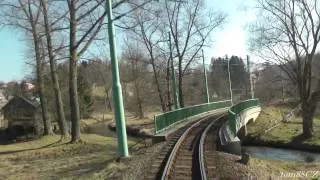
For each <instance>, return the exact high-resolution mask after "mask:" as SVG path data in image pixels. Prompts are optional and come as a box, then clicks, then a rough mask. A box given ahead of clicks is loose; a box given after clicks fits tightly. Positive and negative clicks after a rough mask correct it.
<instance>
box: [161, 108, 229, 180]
mask: <svg viewBox="0 0 320 180" xmlns="http://www.w3.org/2000/svg"><path fill="white" fill-rule="evenodd" d="M225 116H226V114H225V113H223V114H219V115H214V116H211V117H207V118H204V119H201V120H199V121H198V122H196V123H194V124H192V125H191V126H189V127H187V128H186V129H185V130H184V132H183V133H182V135H181V136H180V137H179V138H178V139H177V141H176V143H175V144H174V146H173V147H172V148H171V151H170V152H169V156H168V157H167V158H166V161H165V163H163V165H165V166H164V168H163V170H162V173H161V174H159V175H160V176H159V175H158V176H157V177H158V178H156V179H162V180H164V179H166V180H169V179H170V180H171V179H183V180H185V179H197V180H198V179H211V177H214V175H212V172H211V170H213V169H212V168H215V166H214V160H213V157H212V156H213V152H211V153H210V151H207V150H209V149H215V144H214V143H213V142H215V139H214V138H215V136H216V134H213V133H208V132H211V129H212V128H214V124H215V123H216V121H217V120H218V119H221V118H222V117H225ZM210 142H211V143H210ZM212 143H213V144H212ZM210 154H211V156H210ZM160 171H161V170H160Z"/></svg>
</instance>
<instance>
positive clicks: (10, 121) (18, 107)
mask: <svg viewBox="0 0 320 180" xmlns="http://www.w3.org/2000/svg"><path fill="white" fill-rule="evenodd" d="M40 109H41V108H40V104H39V102H38V101H35V100H29V99H27V98H25V97H22V96H14V97H13V98H12V99H10V100H9V101H8V102H7V104H5V105H4V106H3V107H2V108H1V112H2V113H3V118H4V121H5V122H7V123H6V127H5V128H7V134H8V136H9V137H11V138H14V137H18V136H22V135H26V134H34V135H36V134H39V132H40V130H41V128H42V126H41V110H40Z"/></svg>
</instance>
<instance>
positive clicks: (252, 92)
mask: <svg viewBox="0 0 320 180" xmlns="http://www.w3.org/2000/svg"><path fill="white" fill-rule="evenodd" d="M249 58H250V57H249V55H247V67H248V73H249V82H250V91H251V99H254V91H253V86H252V78H251V72H250V60H249Z"/></svg>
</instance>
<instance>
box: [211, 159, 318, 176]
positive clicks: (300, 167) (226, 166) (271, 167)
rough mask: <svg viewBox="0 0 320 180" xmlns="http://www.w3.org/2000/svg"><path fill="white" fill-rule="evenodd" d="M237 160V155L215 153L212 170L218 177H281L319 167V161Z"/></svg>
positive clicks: (316, 169)
mask: <svg viewBox="0 0 320 180" xmlns="http://www.w3.org/2000/svg"><path fill="white" fill-rule="evenodd" d="M238 160H239V157H238V156H234V155H229V154H226V153H216V154H215V161H216V162H217V164H218V166H217V167H216V169H215V170H214V172H215V173H216V174H217V175H218V176H219V179H235V178H236V179H283V178H285V177H284V176H283V175H284V174H290V173H291V174H292V173H298V172H303V171H304V172H306V171H319V167H320V164H319V163H300V162H299V163H297V162H290V161H281V160H267V159H259V158H254V157H250V160H249V162H248V164H246V165H244V164H241V163H239V162H237V161H238ZM317 175H318V176H319V175H320V174H319V173H318V174H317ZM312 176H313V174H311V173H310V174H308V177H307V178H312ZM307 178H306V179H307ZM288 179H290V178H288Z"/></svg>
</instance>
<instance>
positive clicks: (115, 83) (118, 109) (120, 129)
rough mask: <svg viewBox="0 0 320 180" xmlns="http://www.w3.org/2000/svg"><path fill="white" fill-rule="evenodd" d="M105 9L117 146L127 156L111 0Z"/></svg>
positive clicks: (120, 152) (121, 155)
mask: <svg viewBox="0 0 320 180" xmlns="http://www.w3.org/2000/svg"><path fill="white" fill-rule="evenodd" d="M106 8H107V9H106V11H107V15H108V34H109V46H110V56H111V67H112V93H113V98H112V99H113V102H114V114H115V119H116V129H117V137H118V148H119V155H120V157H128V156H129V151H128V143H127V132H126V124H125V116H124V108H123V99H122V88H121V83H120V76H119V65H118V59H117V53H116V40H115V30H114V24H113V23H114V22H113V17H112V0H107V1H106Z"/></svg>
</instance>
